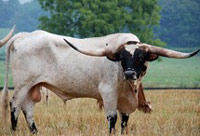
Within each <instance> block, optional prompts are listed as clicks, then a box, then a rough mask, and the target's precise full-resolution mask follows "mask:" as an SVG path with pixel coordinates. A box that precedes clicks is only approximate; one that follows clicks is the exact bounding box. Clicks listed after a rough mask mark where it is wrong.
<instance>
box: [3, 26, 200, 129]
mask: <svg viewBox="0 0 200 136" xmlns="http://www.w3.org/2000/svg"><path fill="white" fill-rule="evenodd" d="M13 32H14V28H13V29H11V31H10V33H9V34H8V35H7V36H6V37H5V38H4V39H3V40H1V41H0V47H1V46H3V45H4V44H5V43H7V44H6V75H5V85H4V89H3V97H2V102H3V112H2V113H3V117H4V118H5V116H6V115H7V114H6V112H7V107H8V69H9V61H10V64H11V71H12V76H13V84H14V87H15V91H14V95H13V97H12V99H11V101H10V109H11V110H10V111H11V124H12V130H16V127H17V119H18V115H19V111H20V110H22V111H23V113H24V115H25V118H26V120H27V123H28V126H29V128H30V131H31V132H32V133H36V132H37V128H36V125H35V121H34V118H33V110H34V105H35V104H36V103H37V102H39V101H40V99H41V94H40V88H41V86H43V87H46V88H48V89H49V90H51V91H52V92H54V93H55V94H56V95H57V96H59V97H60V98H61V99H62V100H63V101H67V100H70V99H73V98H84V97H89V98H94V99H97V100H103V103H104V107H105V113H106V116H107V120H108V122H109V132H110V133H111V132H112V131H113V130H114V128H115V123H116V121H117V110H118V111H119V112H121V115H122V124H125V125H122V131H123V129H124V127H126V124H127V121H128V120H127V117H128V114H130V113H132V112H134V111H135V110H136V108H137V106H138V91H137V90H138V87H139V84H140V83H141V80H142V77H143V76H144V75H145V73H146V69H147V67H148V61H153V60H155V59H157V57H158V56H164V57H170V58H189V57H192V56H194V55H195V54H197V53H198V52H199V50H198V51H195V52H192V53H181V52H176V51H172V50H168V49H163V48H159V47H154V46H152V45H148V44H143V43H141V42H140V41H139V39H138V38H137V36H135V35H133V34H127V33H117V34H111V35H107V36H103V37H96V38H86V39H77V38H72V37H67V36H62V35H56V34H52V33H48V32H45V31H34V32H31V33H18V34H16V35H14V36H13V37H11V36H12V34H13ZM63 38H64V39H65V41H64V40H63ZM66 42H67V44H66ZM70 46H71V47H72V48H74V49H75V50H77V51H79V52H81V53H79V52H77V51H74V50H73V49H72V48H71V47H70ZM88 55H89V56H88ZM91 56H92V57H91ZM50 73H51V74H50ZM132 90H134V91H132Z"/></svg>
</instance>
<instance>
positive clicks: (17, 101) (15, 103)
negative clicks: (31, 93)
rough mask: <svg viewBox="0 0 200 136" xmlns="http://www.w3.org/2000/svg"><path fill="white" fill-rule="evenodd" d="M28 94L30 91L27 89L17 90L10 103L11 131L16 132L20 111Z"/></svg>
mask: <svg viewBox="0 0 200 136" xmlns="http://www.w3.org/2000/svg"><path fill="white" fill-rule="evenodd" d="M27 93H28V91H27V89H26V88H25V87H23V88H21V89H17V88H16V89H15V93H14V95H13V97H12V99H11V101H10V112H11V129H12V130H13V131H15V130H16V127H17V120H18V115H19V111H20V109H21V106H22V104H23V101H24V99H25V97H26V96H27Z"/></svg>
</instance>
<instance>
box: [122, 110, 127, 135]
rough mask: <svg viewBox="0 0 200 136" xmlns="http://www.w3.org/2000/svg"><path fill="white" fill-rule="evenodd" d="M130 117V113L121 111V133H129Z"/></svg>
mask: <svg viewBox="0 0 200 136" xmlns="http://www.w3.org/2000/svg"><path fill="white" fill-rule="evenodd" d="M128 119H129V114H126V113H121V134H122V135H123V134H124V130H125V133H126V134H128V126H127V125H128Z"/></svg>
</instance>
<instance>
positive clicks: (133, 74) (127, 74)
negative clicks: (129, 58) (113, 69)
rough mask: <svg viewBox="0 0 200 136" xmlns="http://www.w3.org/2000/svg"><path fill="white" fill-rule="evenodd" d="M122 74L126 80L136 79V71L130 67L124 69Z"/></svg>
mask: <svg viewBox="0 0 200 136" xmlns="http://www.w3.org/2000/svg"><path fill="white" fill-rule="evenodd" d="M124 76H125V79H126V80H136V79H137V76H136V72H135V71H134V70H132V69H127V70H125V71H124Z"/></svg>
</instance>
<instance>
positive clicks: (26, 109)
mask: <svg viewBox="0 0 200 136" xmlns="http://www.w3.org/2000/svg"><path fill="white" fill-rule="evenodd" d="M35 103H36V102H34V101H32V100H31V99H30V97H28V98H27V99H26V101H25V103H24V105H23V106H22V111H23V114H24V117H25V119H26V122H27V123H28V127H29V129H30V131H31V133H32V134H35V133H37V132H38V131H37V128H36V125H35V121H34V116H33V114H34V106H35Z"/></svg>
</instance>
